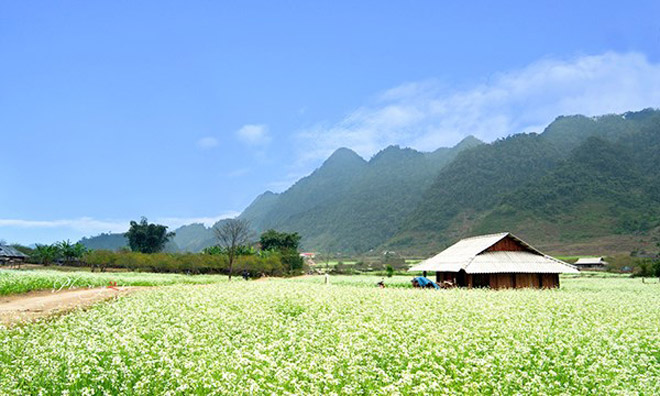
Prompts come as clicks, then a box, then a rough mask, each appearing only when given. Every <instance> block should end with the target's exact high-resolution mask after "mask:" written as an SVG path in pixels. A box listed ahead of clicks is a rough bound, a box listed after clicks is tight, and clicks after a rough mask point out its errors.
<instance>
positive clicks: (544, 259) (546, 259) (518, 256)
mask: <svg viewBox="0 0 660 396" xmlns="http://www.w3.org/2000/svg"><path fill="white" fill-rule="evenodd" d="M465 272H467V273H468V274H496V273H511V272H516V273H535V274H560V273H566V272H569V273H576V272H578V271H577V270H576V269H575V268H572V267H570V266H569V265H568V264H566V263H564V262H563V261H560V260H557V259H555V258H553V257H550V256H540V255H538V254H534V253H530V252H487V253H483V254H479V255H477V256H476V257H475V258H474V259H473V260H472V261H470V263H469V264H468V265H467V266H466V267H465Z"/></svg>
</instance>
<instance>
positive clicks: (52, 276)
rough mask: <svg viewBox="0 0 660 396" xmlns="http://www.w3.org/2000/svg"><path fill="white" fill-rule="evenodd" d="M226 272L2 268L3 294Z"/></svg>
mask: <svg viewBox="0 0 660 396" xmlns="http://www.w3.org/2000/svg"><path fill="white" fill-rule="evenodd" d="M226 279H227V277H226V276H223V275H181V274H153V273H142V272H107V273H98V272H97V273H92V272H84V271H76V272H66V271H58V270H0V296H2V295H8V294H15V293H25V292H28V291H32V290H44V289H55V290H58V289H70V288H79V287H97V286H107V285H108V284H109V282H117V286H164V285H174V284H207V283H217V282H223V281H225V280H226Z"/></svg>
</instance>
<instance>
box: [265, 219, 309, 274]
mask: <svg viewBox="0 0 660 396" xmlns="http://www.w3.org/2000/svg"><path fill="white" fill-rule="evenodd" d="M300 239H301V237H300V235H299V234H298V233H297V232H293V233H287V232H277V231H275V230H272V229H271V230H268V231H266V232H264V233H263V234H261V236H260V237H259V245H261V250H262V251H264V252H270V253H271V254H272V253H276V254H278V255H279V256H280V257H281V260H282V264H283V265H284V267H285V268H286V269H287V272H288V274H289V275H297V274H300V273H301V271H302V269H303V259H302V257H300V254H299V253H298V244H299V243H300Z"/></svg>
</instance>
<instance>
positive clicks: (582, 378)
mask: <svg viewBox="0 0 660 396" xmlns="http://www.w3.org/2000/svg"><path fill="white" fill-rule="evenodd" d="M380 279H381V278H380V277H332V278H331V284H330V285H324V284H323V283H322V282H323V278H322V277H305V278H299V279H294V280H283V279H270V280H266V281H255V282H244V281H240V282H233V281H232V282H229V283H228V282H222V283H217V284H214V285H211V286H207V287H198V286H193V285H180V286H174V287H167V288H156V289H152V290H147V291H143V292H139V293H135V294H133V295H130V296H127V297H125V298H121V299H118V300H115V301H112V302H106V303H102V304H99V305H96V306H95V307H93V308H91V309H89V310H86V311H76V312H74V313H72V314H69V315H65V316H60V317H56V318H52V319H49V320H44V321H41V322H37V323H32V324H25V325H22V326H19V327H16V328H11V329H6V328H4V329H3V328H1V327H0V393H1V394H58V395H59V394H83V395H94V394H99V395H100V394H128V395H153V394H170V395H177V394H180V395H184V394H185V395H189V394H411V393H420V394H429V393H433V394H447V393H449V394H451V393H454V394H484V393H485V394H621V393H623V394H643V395H653V394H660V285H658V284H642V283H641V282H640V281H639V279H624V278H607V279H595V278H589V279H583V278H573V279H562V288H561V289H558V290H521V289H519V290H503V291H490V290H460V289H452V290H440V291H434V290H416V289H412V288H408V287H404V286H405V285H406V284H407V282H408V279H406V277H395V278H392V279H389V278H386V283H389V284H390V285H392V286H394V285H398V286H400V287H388V288H385V289H379V288H376V287H374V286H373V284H374V283H375V281H377V280H380Z"/></svg>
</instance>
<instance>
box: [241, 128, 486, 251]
mask: <svg viewBox="0 0 660 396" xmlns="http://www.w3.org/2000/svg"><path fill="white" fill-rule="evenodd" d="M481 144H483V143H482V142H481V141H479V140H478V139H476V138H474V137H472V136H470V137H468V138H466V139H465V140H464V141H462V142H461V143H459V144H458V145H457V146H455V147H453V148H445V149H439V150H437V151H435V152H433V153H421V152H418V151H416V150H412V149H409V148H400V147H398V146H390V147H388V148H386V149H384V150H382V151H381V152H379V153H378V154H376V155H375V156H374V157H373V158H371V159H370V160H369V161H365V160H363V159H362V158H361V157H359V156H358V155H357V154H356V153H354V152H353V151H351V150H348V149H345V148H344V149H339V150H337V151H336V152H335V153H334V154H333V155H332V156H330V158H328V160H326V161H325V162H324V163H323V165H322V166H321V167H320V168H319V169H317V170H316V171H315V172H313V173H312V174H311V175H309V176H307V177H305V178H303V179H301V180H299V181H298V182H297V183H296V184H294V185H293V186H292V187H291V188H290V189H288V190H287V191H285V192H283V193H282V194H264V195H262V196H260V197H259V198H258V199H256V200H255V202H253V204H252V205H250V207H248V208H247V209H246V210H245V211H244V212H243V213H242V214H241V216H240V217H241V218H244V219H246V220H249V221H250V222H251V223H252V224H253V225H254V226H255V228H256V230H257V231H263V230H266V229H268V228H276V229H281V230H284V231H297V232H299V233H300V234H301V235H303V238H304V239H303V242H302V245H303V247H304V248H306V249H315V250H333V251H335V250H341V251H347V252H352V253H356V252H365V251H368V250H370V249H373V248H375V247H377V246H378V245H380V244H381V243H383V242H384V241H386V240H387V239H389V238H391V237H392V236H393V235H395V234H396V232H397V231H398V230H399V228H400V225H401V224H402V222H403V220H405V218H406V217H407V216H408V215H409V214H410V213H411V211H412V210H413V209H414V208H415V207H416V206H417V205H418V204H419V202H420V200H421V197H422V195H423V193H424V191H426V189H428V187H429V186H430V185H431V183H432V181H433V179H434V177H435V176H436V175H437V173H438V172H439V171H440V169H442V168H443V167H444V166H445V165H446V164H447V163H449V162H451V161H452V160H453V159H454V158H455V157H456V155H458V153H459V152H461V151H464V150H467V149H469V148H471V147H474V146H478V145H481Z"/></svg>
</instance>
